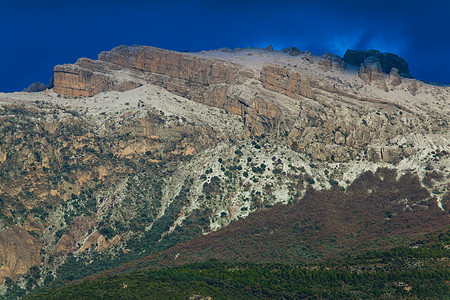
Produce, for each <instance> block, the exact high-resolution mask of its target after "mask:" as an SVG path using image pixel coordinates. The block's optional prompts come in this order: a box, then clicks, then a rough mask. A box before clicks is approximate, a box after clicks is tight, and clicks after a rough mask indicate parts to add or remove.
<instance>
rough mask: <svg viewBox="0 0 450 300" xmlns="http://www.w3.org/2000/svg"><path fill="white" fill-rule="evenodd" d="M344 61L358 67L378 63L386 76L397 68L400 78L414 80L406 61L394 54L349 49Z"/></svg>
mask: <svg viewBox="0 0 450 300" xmlns="http://www.w3.org/2000/svg"><path fill="white" fill-rule="evenodd" d="M366 60H368V61H366ZM344 61H345V62H346V63H347V64H349V65H353V66H357V67H360V66H361V65H365V66H367V65H373V64H376V63H378V64H379V65H380V67H381V70H382V72H383V73H385V74H389V73H390V72H391V70H392V68H396V69H397V70H398V73H399V74H400V76H402V77H405V78H412V76H411V74H410V73H409V68H408V63H407V62H406V60H404V59H403V58H401V57H399V56H397V55H395V54H392V53H383V52H380V51H378V50H366V51H358V50H350V49H348V50H347V51H346V52H345V54H344Z"/></svg>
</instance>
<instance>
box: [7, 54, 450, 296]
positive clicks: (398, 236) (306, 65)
mask: <svg viewBox="0 0 450 300" xmlns="http://www.w3.org/2000/svg"><path fill="white" fill-rule="evenodd" d="M291 50H292V51H291ZM291 50H289V51H288V50H286V51H281V52H279V51H272V50H270V49H241V50H236V51H231V50H227V49H223V50H220V51H210V52H201V53H176V52H173V51H168V50H162V49H157V48H152V47H141V46H132V47H127V46H121V47H117V48H115V49H113V50H111V51H108V52H103V53H101V54H100V55H99V60H97V61H94V60H89V59H80V60H79V61H78V62H77V63H75V64H72V65H64V66H57V67H55V87H54V89H53V90H46V91H43V92H38V93H25V92H23V93H13V94H0V103H1V104H2V108H1V109H0V118H1V120H2V122H0V130H1V132H2V133H3V134H2V135H1V136H0V172H1V174H2V176H1V177H0V199H1V201H0V211H1V219H0V259H1V266H0V280H2V281H4V284H3V285H2V286H1V287H0V293H2V294H3V295H5V296H7V297H11V298H14V297H17V296H21V295H24V294H25V293H27V292H30V291H32V290H33V289H35V288H38V287H39V286H49V285H54V286H57V285H62V284H64V283H66V282H71V281H74V280H78V279H82V278H84V277H85V276H89V275H92V274H95V273H98V272H100V271H105V270H108V269H110V268H113V267H117V266H120V265H123V264H125V263H127V262H130V261H134V260H136V259H139V258H142V257H145V256H148V255H149V254H155V255H156V254H161V253H162V254H161V255H156V259H154V260H151V262H150V263H145V264H144V265H143V266H141V267H144V266H146V265H147V264H148V265H153V266H156V265H157V264H159V263H161V264H162V265H164V264H166V265H171V264H181V263H186V262H193V261H203V260H207V259H209V258H213V257H216V254H213V252H214V251H216V252H217V257H218V258H220V259H222V258H223V259H225V260H227V259H228V260H230V261H233V260H236V261H249V260H251V261H259V262H268V261H270V262H280V263H287V262H290V263H299V261H302V262H309V263H315V262H318V261H323V260H325V259H328V258H330V259H331V258H335V257H339V256H342V255H343V256H345V253H348V252H349V251H355V250H358V249H377V247H378V248H379V247H382V248H383V247H385V248H389V247H391V246H393V245H408V243H409V242H410V241H411V240H413V239H414V237H415V236H416V235H420V234H424V233H428V232H431V231H433V230H437V229H439V228H441V227H445V226H446V225H448V211H449V209H450V203H449V201H450V194H449V188H448V187H449V182H450V170H449V168H448V166H449V165H450V155H449V153H450V145H449V143H448V140H449V139H450V135H449V134H450V133H449V131H448V124H449V113H448V112H449V111H450V106H449V100H450V98H449V90H448V88H446V87H436V86H432V85H427V84H424V83H421V82H419V81H416V80H411V79H408V78H402V77H400V76H399V75H398V73H397V72H396V71H395V69H394V68H393V69H392V70H391V71H390V74H385V73H383V70H382V69H381V71H380V70H379V69H378V68H376V66H372V65H370V66H369V65H366V66H364V68H363V69H361V70H359V71H358V70H357V68H356V67H352V66H349V65H347V64H346V63H345V62H344V61H343V60H342V59H341V58H339V57H337V56H333V55H330V54H325V55H323V56H320V57H318V56H313V55H311V54H310V53H308V52H300V51H293V49H291ZM294 50H295V49H294ZM385 67H386V68H387V66H385ZM380 168H381V169H380ZM379 169H380V170H379ZM377 170H378V171H377ZM361 174H363V175H361ZM357 178H359V179H358V180H357V181H355V180H356V179H357ZM364 185H368V186H370V188H365V187H364ZM394 187H395V188H394ZM281 204H283V205H284V206H283V205H281ZM275 217H277V218H275ZM246 218H249V219H248V221H247V220H246ZM241 219H244V220H241ZM419 219H420V220H421V221H420V222H422V225H420V226H419V224H420V222H419V221H418V220H419ZM229 224H231V225H230V227H229V228H228V227H227V226H228V225H229ZM423 224H425V225H423ZM221 228H226V229H225V231H222V230H221ZM267 228H268V229H270V230H266V229H267ZM196 237H197V238H196ZM193 238H195V239H193ZM192 239H193V240H192ZM189 240H192V241H191V242H189V243H187V244H182V243H184V242H186V241H189ZM209 241H211V242H209ZM174 246H175V248H172V247H174ZM169 248H171V250H168V252H164V251H166V250H167V249H169ZM183 249H191V250H192V251H193V252H192V253H189V252H185V250H183ZM177 251H178V252H177ZM186 251H187V250H186ZM142 261H148V260H142ZM133 265H135V264H134V263H130V264H129V266H133ZM6 283H7V284H6Z"/></svg>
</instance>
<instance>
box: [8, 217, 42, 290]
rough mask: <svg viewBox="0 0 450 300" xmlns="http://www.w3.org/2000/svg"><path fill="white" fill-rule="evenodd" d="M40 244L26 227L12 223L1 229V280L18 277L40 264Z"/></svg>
mask: <svg viewBox="0 0 450 300" xmlns="http://www.w3.org/2000/svg"><path fill="white" fill-rule="evenodd" d="M40 249H41V247H40V244H39V243H38V241H37V240H36V239H35V238H34V237H32V236H31V235H30V234H29V233H28V232H27V231H26V230H25V229H23V228H21V227H19V226H16V225H12V226H9V227H7V228H4V229H2V230H1V231H0V263H1V265H0V281H2V280H3V279H5V277H10V278H12V279H17V278H18V277H20V276H21V275H23V274H25V273H26V272H27V271H28V270H29V269H30V268H31V267H32V266H36V265H39V264H40V262H41V257H40V253H39V252H40Z"/></svg>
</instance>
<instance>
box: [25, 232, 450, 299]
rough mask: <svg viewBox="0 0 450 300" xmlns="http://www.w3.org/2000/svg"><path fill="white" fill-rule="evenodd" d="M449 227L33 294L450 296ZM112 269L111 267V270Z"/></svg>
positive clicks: (131, 274) (90, 281)
mask: <svg viewBox="0 0 450 300" xmlns="http://www.w3.org/2000/svg"><path fill="white" fill-rule="evenodd" d="M449 233H450V232H449V228H447V229H446V230H444V231H441V232H437V233H433V234H429V235H427V237H426V238H425V239H424V240H421V241H420V242H418V243H416V244H415V245H412V246H409V247H404V246H402V247H395V248H391V249H390V250H387V251H381V250H377V251H369V252H365V253H364V254H359V255H354V254H351V256H350V254H347V257H345V258H343V259H339V260H332V261H327V262H325V263H322V264H319V265H313V266H308V267H305V266H303V265H297V264H281V263H266V264H256V263H252V262H247V263H226V262H220V261H219V260H210V261H207V262H204V263H194V264H185V265H183V266H179V267H172V268H162V269H157V270H140V271H138V272H129V273H127V274H119V275H117V274H116V275H105V274H103V275H101V276H96V277H94V278H90V279H87V280H84V281H83V282H78V283H75V284H72V285H69V286H66V287H63V288H58V289H51V290H48V291H41V292H38V293H36V294H33V295H31V296H30V297H29V299H91V298H96V299H97V298H102V299H111V298H115V299H116V298H152V299H167V298H170V299H211V298H212V299H280V298H284V299H299V298H333V299H334V298H339V299H343V298H345V299H353V298H355V299H360V298H427V299H442V298H445V297H448V296H450V287H449V284H448V280H447V279H448V277H449V276H450V271H449V269H448V251H449V250H448V249H446V248H447V247H448V246H445V245H448V243H449V242H450V235H449ZM109 273H111V272H109Z"/></svg>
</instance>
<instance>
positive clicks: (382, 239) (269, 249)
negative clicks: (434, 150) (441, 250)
mask: <svg viewBox="0 0 450 300" xmlns="http://www.w3.org/2000/svg"><path fill="white" fill-rule="evenodd" d="M449 217H450V216H449V214H448V212H444V211H442V210H441V209H440V208H439V207H438V206H437V203H436V199H434V198H432V197H430V194H429V193H428V191H427V190H426V189H424V188H423V187H422V186H421V184H420V181H419V180H418V179H417V177H416V176H414V175H412V174H405V175H403V176H400V177H399V178H397V174H396V171H395V170H391V169H379V170H377V171H376V172H375V173H372V172H370V171H369V172H365V173H364V174H362V175H361V176H360V177H359V178H358V179H356V180H355V181H354V182H353V183H352V184H351V185H350V186H349V187H348V188H347V189H346V191H342V190H341V189H340V188H339V187H338V186H335V187H333V188H332V189H331V190H326V191H314V190H312V189H311V190H308V192H307V193H306V195H305V196H304V197H302V198H297V199H294V200H293V201H292V202H291V203H290V204H287V205H281V204H280V205H276V206H274V207H272V208H268V209H264V210H261V211H258V212H255V213H253V214H251V215H249V216H248V217H247V218H245V219H242V220H238V221H235V222H233V223H231V224H230V225H228V226H227V227H225V228H222V229H220V230H218V231H216V232H212V233H210V234H208V235H205V236H200V237H196V238H194V239H192V240H191V241H189V242H186V243H183V244H179V245H177V246H175V247H173V248H171V249H170V250H167V251H165V252H162V253H159V254H157V255H154V256H149V257H147V258H145V259H142V260H139V261H137V262H135V263H134V264H127V265H126V266H125V267H124V268H126V269H132V270H136V269H142V268H144V267H146V266H149V267H158V266H173V265H179V264H184V263H192V262H199V261H207V260H210V259H217V260H219V261H226V262H230V263H234V262H248V261H252V262H258V263H268V262H277V263H291V264H317V263H323V262H325V261H336V260H337V259H340V258H342V257H346V256H347V255H348V254H350V253H351V254H352V255H353V254H355V253H361V254H363V253H365V252H366V251H373V250H385V249H390V248H393V247H396V246H409V245H410V244H411V243H413V242H415V241H416V240H417V239H418V238H420V237H423V236H424V235H426V234H432V233H434V232H437V231H440V230H442V229H448V226H449Z"/></svg>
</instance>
